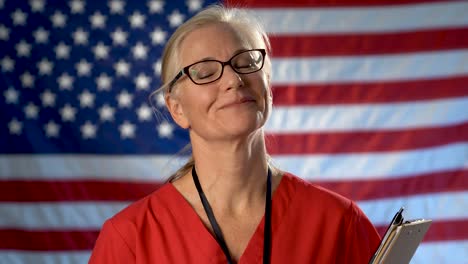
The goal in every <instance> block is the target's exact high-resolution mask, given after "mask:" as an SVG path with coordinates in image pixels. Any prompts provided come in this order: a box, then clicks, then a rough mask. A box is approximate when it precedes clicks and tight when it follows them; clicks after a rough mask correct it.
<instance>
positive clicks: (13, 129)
mask: <svg viewBox="0 0 468 264" xmlns="http://www.w3.org/2000/svg"><path fill="white" fill-rule="evenodd" d="M8 130H9V131H10V134H11V135H21V133H22V132H23V123H21V122H20V121H18V119H16V118H13V119H12V120H11V121H10V122H8Z"/></svg>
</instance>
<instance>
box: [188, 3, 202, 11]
mask: <svg viewBox="0 0 468 264" xmlns="http://www.w3.org/2000/svg"><path fill="white" fill-rule="evenodd" d="M186 4H187V6H188V10H189V11H190V12H195V11H198V10H200V9H201V8H202V1H200V0H188V1H187V3H186Z"/></svg>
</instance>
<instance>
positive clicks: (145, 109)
mask: <svg viewBox="0 0 468 264" xmlns="http://www.w3.org/2000/svg"><path fill="white" fill-rule="evenodd" d="M151 114H152V111H151V108H150V107H149V106H148V105H147V104H142V105H141V106H140V107H139V108H138V109H137V115H138V120H140V121H150V120H151Z"/></svg>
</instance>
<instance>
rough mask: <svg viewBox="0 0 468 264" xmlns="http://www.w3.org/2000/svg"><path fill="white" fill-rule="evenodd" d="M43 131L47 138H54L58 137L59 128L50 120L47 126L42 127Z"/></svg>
mask: <svg viewBox="0 0 468 264" xmlns="http://www.w3.org/2000/svg"><path fill="white" fill-rule="evenodd" d="M44 130H45V133H46V136H47V137H49V138H52V137H55V138H56V137H58V135H59V132H60V126H59V125H58V124H57V123H55V122H54V121H53V120H50V121H49V122H47V124H45V125H44Z"/></svg>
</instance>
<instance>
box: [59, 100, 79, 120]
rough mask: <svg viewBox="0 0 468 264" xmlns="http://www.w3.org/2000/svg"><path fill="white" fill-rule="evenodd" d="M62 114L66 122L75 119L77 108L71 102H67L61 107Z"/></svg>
mask: <svg viewBox="0 0 468 264" xmlns="http://www.w3.org/2000/svg"><path fill="white" fill-rule="evenodd" d="M60 115H61V116H62V120H63V121H64V122H72V121H75V115H76V109H75V108H74V107H72V106H71V105H70V104H66V105H64V106H63V107H62V108H61V109H60Z"/></svg>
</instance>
